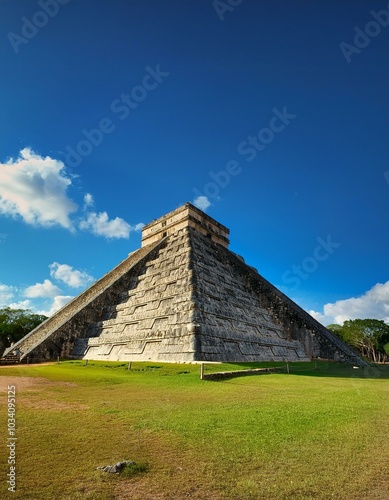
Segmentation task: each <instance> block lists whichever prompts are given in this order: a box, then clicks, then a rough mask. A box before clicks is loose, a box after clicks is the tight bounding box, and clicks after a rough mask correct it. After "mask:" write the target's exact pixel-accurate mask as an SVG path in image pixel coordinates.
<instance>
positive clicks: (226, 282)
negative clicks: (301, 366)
mask: <svg viewBox="0 0 389 500" xmlns="http://www.w3.org/2000/svg"><path fill="white" fill-rule="evenodd" d="M191 248H192V259H193V269H194V277H195V280H194V284H195V302H196V306H197V307H196V314H195V322H196V333H197V338H198V339H199V345H198V349H197V356H198V359H201V360H212V361H259V360H263V361H269V360H289V361H303V360H305V361H306V360H309V359H313V358H323V359H334V360H344V361H347V362H350V363H354V364H357V365H362V364H365V362H364V361H363V360H362V359H361V358H360V357H359V355H358V354H357V353H356V352H355V351H354V350H353V349H352V348H350V347H349V346H348V345H347V344H345V343H344V342H342V341H341V340H340V339H339V338H338V337H336V336H335V335H334V334H333V333H332V332H330V331H329V330H327V329H326V328H325V327H324V326H323V325H321V324H320V323H319V322H317V321H316V320H315V319H314V318H312V316H310V315H309V314H308V313H307V312H306V311H304V310H303V309H302V308H301V307H299V306H298V305H297V304H296V303H294V302H293V301H292V300H290V299H289V298H288V297H286V296H285V295H284V294H283V293H282V292H281V291H279V290H278V289H277V288H275V287H274V286H273V285H271V284H270V283H269V282H268V281H267V280H266V279H265V278H263V277H262V276H260V275H259V274H258V272H257V271H256V270H255V269H254V268H252V267H250V266H248V265H246V264H245V263H244V261H243V259H242V258H241V257H239V256H237V255H236V254H234V253H232V252H231V251H229V250H228V249H226V248H223V247H222V246H220V245H216V244H215V243H213V242H212V241H210V240H209V239H208V238H206V237H204V236H203V235H201V234H199V233H197V232H195V231H192V232H191Z"/></svg>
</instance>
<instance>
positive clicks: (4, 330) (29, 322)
mask: <svg viewBox="0 0 389 500" xmlns="http://www.w3.org/2000/svg"><path fill="white" fill-rule="evenodd" d="M45 319H47V316H44V315H43V314H35V313H32V312H31V311H29V310H26V309H11V308H10V307H5V308H4V309H0V356H1V355H2V353H3V352H4V350H5V349H6V348H7V347H9V346H10V345H11V344H12V343H15V342H17V341H18V340H20V339H21V338H23V337H24V336H25V335H27V333H29V332H31V331H32V330H33V329H34V328H36V327H37V326H38V325H40V324H41V323H42V321H44V320H45Z"/></svg>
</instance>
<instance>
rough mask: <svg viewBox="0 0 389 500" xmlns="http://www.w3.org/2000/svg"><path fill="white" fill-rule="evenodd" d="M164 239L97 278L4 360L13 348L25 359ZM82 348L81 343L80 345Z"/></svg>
mask: <svg viewBox="0 0 389 500" xmlns="http://www.w3.org/2000/svg"><path fill="white" fill-rule="evenodd" d="M164 241H165V239H163V240H159V241H157V242H155V243H153V244H151V245H148V246H145V247H141V248H140V249H138V250H136V251H135V252H132V253H131V254H130V255H129V256H128V257H127V258H126V259H125V260H123V261H122V262H121V263H120V264H119V265H118V266H116V267H115V268H114V269H112V270H111V271H110V272H108V273H107V274H105V275H104V276H103V277H102V278H100V279H99V280H97V281H96V282H95V283H94V284H93V285H91V286H90V287H89V288H88V289H86V290H85V291H84V292H82V293H81V294H80V295H78V296H77V297H75V298H74V299H73V300H71V301H70V302H68V303H67V304H66V305H65V306H64V307H63V308H62V309H60V310H59V311H57V312H56V313H55V314H54V315H53V316H51V317H50V318H48V319H47V320H46V321H44V322H43V323H41V324H40V325H39V326H37V327H36V328H35V329H34V330H32V331H31V332H30V333H29V334H27V335H26V336H25V337H23V338H22V339H21V340H19V341H18V342H16V343H15V344H14V345H13V346H12V347H10V348H8V349H6V350H5V351H4V354H3V357H2V358H1V359H2V360H3V359H5V358H7V356H8V355H9V354H10V353H11V350H12V351H14V350H15V349H19V351H20V353H21V354H20V361H21V360H23V359H24V358H25V357H26V356H27V355H28V354H29V353H31V352H32V351H33V350H34V349H35V348H37V347H38V346H39V345H40V344H41V343H42V342H43V341H45V340H46V339H47V338H48V337H50V335H51V334H52V333H53V332H55V331H56V330H58V329H59V328H60V327H61V326H63V325H64V324H65V323H66V322H67V321H68V320H69V319H71V318H72V317H73V316H74V315H75V314H76V313H78V312H79V311H81V310H82V309H83V308H84V307H85V306H86V305H87V304H89V303H90V302H92V301H93V300H94V299H96V298H97V297H98V296H99V295H101V294H102V293H104V292H105V291H106V290H107V289H109V288H110V287H111V286H112V285H113V284H114V283H115V282H116V281H117V280H118V279H120V278H121V277H122V276H123V275H124V274H125V273H127V272H128V271H129V270H130V269H131V268H132V267H133V266H135V265H136V264H138V263H139V262H140V261H141V260H142V259H144V258H145V257H146V256H147V255H148V254H150V253H151V252H152V251H154V250H155V249H157V248H158V247H159V246H161V245H162V244H163V242H164ZM78 348H81V345H80V346H79V347H78Z"/></svg>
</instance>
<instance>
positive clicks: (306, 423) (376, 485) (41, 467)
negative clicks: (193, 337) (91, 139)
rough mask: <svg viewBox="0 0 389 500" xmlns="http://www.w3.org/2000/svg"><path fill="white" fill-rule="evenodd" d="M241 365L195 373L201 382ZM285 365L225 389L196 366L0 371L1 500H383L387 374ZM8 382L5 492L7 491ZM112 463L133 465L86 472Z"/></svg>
mask: <svg viewBox="0 0 389 500" xmlns="http://www.w3.org/2000/svg"><path fill="white" fill-rule="evenodd" d="M242 366H244V365H242V364H237V365H206V372H210V371H225V370H230V369H242ZM245 366H246V367H249V366H250V367H253V366H255V367H257V366H269V365H266V364H264V363H262V364H250V365H245ZM290 367H291V373H290V374H287V373H274V374H273V373H272V374H267V375H251V376H244V377H239V378H230V379H227V380H223V381H209V380H207V381H206V380H204V381H201V380H200V378H199V372H200V368H199V366H198V365H176V364H171V365H170V364H161V363H133V365H132V369H131V371H128V370H127V369H126V368H127V364H126V363H98V362H89V364H88V365H87V366H85V364H84V362H78V361H75V362H69V361H68V362H61V364H59V365H58V364H50V365H41V366H38V365H35V366H26V365H23V366H15V367H5V368H0V384H1V414H0V426H1V429H2V432H1V436H3V437H2V438H1V439H2V442H1V445H0V446H1V476H0V481H1V485H0V497H1V498H15V499H16V498H17V499H23V500H24V499H39V500H45V499H99V500H100V499H101V500H102V499H124V498H128V499H134V500H137V499H139V500H145V499H157V500H160V499H186V498H192V499H193V498H194V499H202V500H203V499H216V500H217V499H311V498H314V499H347V500H354V499H355V500H357V499H361V500H362V499H366V498H367V499H387V498H389V445H388V436H389V367H388V366H381V367H379V368H369V369H365V370H362V369H359V370H357V369H353V368H352V367H350V366H346V365H344V366H340V365H337V364H335V363H333V364H327V363H318V364H317V365H316V367H317V368H318V369H317V370H315V369H314V364H313V363H300V364H298V363H297V364H291V365H290ZM10 384H11V385H15V386H16V399H17V406H16V420H17V430H16V435H17V446H16V481H17V483H16V484H17V485H16V493H15V494H14V493H10V492H7V483H6V473H7V472H8V471H9V465H7V458H8V451H7V448H6V445H7V415H6V406H7V400H6V389H7V385H10ZM120 460H133V461H135V462H136V464H138V465H139V467H137V468H135V469H134V470H133V471H132V470H131V471H130V472H129V473H126V474H122V475H109V474H107V473H103V472H100V471H96V470H95V469H96V467H98V466H101V465H108V464H114V463H116V462H118V461H120Z"/></svg>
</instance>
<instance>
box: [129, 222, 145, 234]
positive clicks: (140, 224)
mask: <svg viewBox="0 0 389 500" xmlns="http://www.w3.org/2000/svg"><path fill="white" fill-rule="evenodd" d="M144 227H145V225H144V224H143V222H139V224H135V226H132V227H131V231H135V232H136V233H138V232H139V231H142V229H143V228H144Z"/></svg>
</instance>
